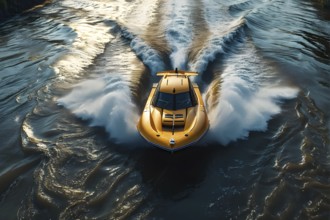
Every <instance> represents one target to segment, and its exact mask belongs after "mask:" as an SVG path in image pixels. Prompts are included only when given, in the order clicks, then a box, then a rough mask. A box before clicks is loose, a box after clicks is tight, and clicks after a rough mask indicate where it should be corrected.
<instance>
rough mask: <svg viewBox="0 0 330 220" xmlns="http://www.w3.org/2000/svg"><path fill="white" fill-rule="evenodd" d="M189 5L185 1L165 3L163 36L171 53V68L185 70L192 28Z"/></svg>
mask: <svg viewBox="0 0 330 220" xmlns="http://www.w3.org/2000/svg"><path fill="white" fill-rule="evenodd" d="M191 7H192V6H191V3H190V2H189V1H187V0H181V1H173V2H167V3H166V7H165V9H164V13H165V21H166V22H164V28H165V35H166V39H167V41H168V44H169V45H170V47H171V50H172V53H171V54H170V59H171V63H172V67H173V69H174V68H179V69H186V65H187V59H188V56H187V50H188V48H189V46H190V44H191V42H192V38H193V30H194V26H193V25H192V21H190V19H191V17H192V16H191V13H192V8H191Z"/></svg>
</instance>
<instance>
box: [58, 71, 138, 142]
mask: <svg viewBox="0 0 330 220" xmlns="http://www.w3.org/2000/svg"><path fill="white" fill-rule="evenodd" d="M129 94H130V90H129V87H128V86H127V85H126V84H125V83H124V82H123V81H122V79H120V78H119V77H108V78H106V79H92V80H87V81H84V82H82V83H80V84H78V85H77V86H75V87H74V89H73V90H72V92H71V93H70V94H68V95H67V96H65V97H63V98H60V99H59V100H58V103H59V104H60V105H62V106H64V107H66V108H68V109H70V110H71V111H72V112H73V113H74V114H75V115H77V116H79V117H80V118H82V119H84V120H90V125H91V126H102V127H105V129H106V130H107V132H108V133H109V134H110V137H111V138H114V139H116V141H117V143H132V142H134V141H136V140H137V139H138V136H137V132H136V128H135V124H136V123H137V120H138V115H137V114H136V112H137V110H136V106H135V105H134V104H133V102H132V100H131V97H130V95H129Z"/></svg>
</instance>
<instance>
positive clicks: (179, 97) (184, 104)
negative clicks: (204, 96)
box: [153, 92, 195, 110]
mask: <svg viewBox="0 0 330 220" xmlns="http://www.w3.org/2000/svg"><path fill="white" fill-rule="evenodd" d="M153 105H154V106H156V107H159V108H163V109H169V110H177V109H185V108H189V107H192V106H194V105H195V102H194V101H192V96H191V93H190V92H183V93H178V94H169V93H164V92H158V93H157V94H156V95H155V97H154V100H153Z"/></svg>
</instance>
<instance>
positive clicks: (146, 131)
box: [137, 71, 209, 151]
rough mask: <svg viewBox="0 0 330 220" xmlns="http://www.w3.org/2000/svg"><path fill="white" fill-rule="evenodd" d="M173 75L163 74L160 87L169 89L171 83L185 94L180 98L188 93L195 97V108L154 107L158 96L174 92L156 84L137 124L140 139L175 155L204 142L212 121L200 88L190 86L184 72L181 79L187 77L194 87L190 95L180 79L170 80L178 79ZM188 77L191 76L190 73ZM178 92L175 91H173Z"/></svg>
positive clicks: (192, 106)
mask: <svg viewBox="0 0 330 220" xmlns="http://www.w3.org/2000/svg"><path fill="white" fill-rule="evenodd" d="M170 73H171V76H169V75H166V73H163V72H162V76H163V79H162V81H161V84H164V85H165V83H167V84H166V86H167V87H168V85H169V84H170V86H171V83H172V85H174V87H175V89H176V90H180V91H183V93H179V95H180V94H184V93H185V92H187V93H188V92H189V94H193V95H194V99H195V100H196V101H195V104H188V107H187V108H182V109H181V108H180V109H165V108H161V107H159V106H157V103H156V106H155V104H154V102H155V99H157V97H156V96H157V92H158V93H159V91H166V92H168V91H171V90H169V89H168V88H164V87H166V86H163V87H162V85H160V84H154V86H153V88H152V89H151V92H150V94H149V97H148V99H147V102H146V105H145V107H144V110H143V112H142V115H141V117H140V120H139V122H138V124H137V129H138V131H139V133H140V134H141V136H142V137H143V138H144V139H145V140H146V141H148V142H149V143H151V144H153V145H155V146H157V147H160V148H162V149H165V150H168V151H176V150H179V149H182V148H184V147H187V146H189V145H191V144H193V143H195V142H197V141H198V140H199V139H201V138H202V137H203V136H204V134H205V133H206V132H207V131H208V128H209V120H208V117H207V112H206V109H205V106H204V103H203V100H202V96H201V93H200V91H199V88H198V86H197V85H196V84H192V83H191V82H190V80H189V79H188V74H187V76H185V74H184V72H183V71H180V73H179V74H180V75H179V76H180V77H185V78H184V79H185V80H186V79H187V80H188V84H189V83H190V84H191V86H190V90H191V91H190V90H189V88H188V90H187V91H185V88H184V87H185V82H184V81H183V80H181V78H179V77H178V76H177V77H178V78H177V79H172V78H170V77H176V76H175V75H173V72H170ZM188 73H189V75H191V72H188ZM166 78H167V79H170V83H169V82H164V79H165V80H166ZM180 80H181V82H180ZM176 81H179V82H178V83H179V84H175V83H176ZM180 83H181V84H180ZM188 86H189V85H188ZM171 89H172V88H171ZM175 89H173V91H174V90H175ZM157 90H158V91H157ZM160 93H161V92H160ZM166 94H168V93H166ZM173 94H174V95H177V94H178V93H175V92H174V93H173ZM178 97H179V96H177V97H176V98H174V100H176V99H178ZM153 99H154V100H153ZM176 102H177V103H179V104H180V100H176ZM179 104H178V105H179ZM178 107H179V106H178Z"/></svg>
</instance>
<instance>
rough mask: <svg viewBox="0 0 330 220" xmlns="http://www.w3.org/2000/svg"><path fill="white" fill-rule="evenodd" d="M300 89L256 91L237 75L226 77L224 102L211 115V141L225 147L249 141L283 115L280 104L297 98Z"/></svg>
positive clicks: (222, 99)
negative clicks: (278, 116) (237, 141)
mask: <svg viewBox="0 0 330 220" xmlns="http://www.w3.org/2000/svg"><path fill="white" fill-rule="evenodd" d="M296 95H297V89H294V88H289V87H286V88H283V87H282V88H281V87H264V88H260V89H257V90H256V91H254V89H253V88H252V87H250V86H249V83H248V82H247V81H245V80H243V79H242V78H239V77H237V76H226V77H225V78H224V81H223V83H222V89H221V92H220V97H221V98H220V102H219V104H218V105H217V106H216V108H215V109H212V110H211V111H210V113H209V118H210V121H211V127H210V135H209V137H210V138H211V140H216V141H218V142H220V143H221V144H223V145H226V144H228V143H229V142H231V141H235V140H237V139H244V138H247V137H248V135H249V132H250V131H265V130H266V129H267V122H268V121H269V120H270V119H271V118H272V116H273V115H275V114H278V113H280V112H281V108H280V106H279V101H280V100H281V99H290V98H294V97H296Z"/></svg>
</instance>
